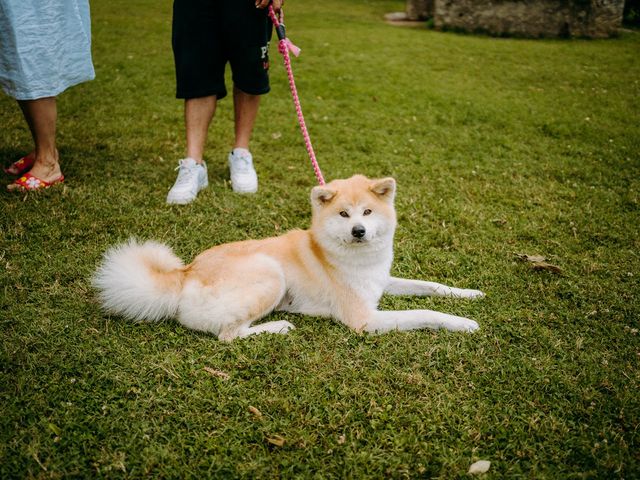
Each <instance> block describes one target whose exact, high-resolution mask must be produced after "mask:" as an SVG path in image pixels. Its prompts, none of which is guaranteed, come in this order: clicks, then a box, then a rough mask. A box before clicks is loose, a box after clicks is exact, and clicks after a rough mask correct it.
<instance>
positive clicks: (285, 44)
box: [269, 5, 325, 185]
mask: <svg viewBox="0 0 640 480" xmlns="http://www.w3.org/2000/svg"><path fill="white" fill-rule="evenodd" d="M269 18H270V19H271V21H272V22H273V25H274V26H275V28H276V33H277V34H278V51H279V52H280V53H281V54H282V57H283V59H284V66H285V68H286V69H287V76H288V77H289V88H290V89H291V96H292V97H293V104H294V105H295V107H296V113H297V114H298V123H299V124H300V131H302V136H303V138H304V144H305V146H306V147H307V153H308V154H309V158H310V159H311V165H313V171H314V172H315V174H316V178H317V179H318V183H319V184H320V185H324V184H325V183H324V177H323V176H322V172H321V171H320V165H318V161H317V160H316V154H315V152H314V151H313V146H312V145H311V138H310V137H309V132H308V131H307V125H306V123H305V121H304V115H302V107H301V106H300V98H298V90H297V89H296V83H295V81H294V79H293V70H292V68H291V57H290V56H289V51H291V53H293V54H294V55H295V56H296V57H297V56H298V55H300V49H299V48H298V47H296V46H295V45H294V44H293V43H291V40H289V39H288V38H287V35H286V33H285V29H284V23H283V21H284V14H283V13H282V9H280V17H279V18H278V16H276V12H275V11H274V10H273V6H272V5H269Z"/></svg>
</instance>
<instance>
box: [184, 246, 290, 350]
mask: <svg viewBox="0 0 640 480" xmlns="http://www.w3.org/2000/svg"><path fill="white" fill-rule="evenodd" d="M214 270H215V271H213V272H212V273H211V278H210V279H208V280H207V279H204V278H203V279H201V280H200V282H198V283H196V284H195V285H194V286H190V285H187V286H185V289H184V290H183V299H182V302H181V306H180V311H179V315H178V319H179V320H180V323H182V324H183V325H185V326H187V327H189V328H193V329H195V330H202V331H207V332H211V333H214V334H216V335H217V336H218V338H219V339H220V340H222V341H231V340H233V339H234V338H239V337H246V336H249V335H255V334H259V333H287V332H288V331H289V330H291V329H293V328H294V326H293V325H292V324H291V323H289V322H286V321H276V322H266V323H263V324H260V325H256V326H253V327H252V326H251V324H252V323H253V322H255V321H257V320H260V319H261V318H263V317H265V316H266V315H268V314H269V313H270V312H271V311H273V310H274V309H275V307H276V306H277V305H278V304H279V303H280V301H281V300H282V297H283V296H284V294H285V289H286V284H285V280H284V274H283V272H282V269H281V267H280V265H279V264H278V263H277V262H276V261H275V260H273V259H272V258H270V257H268V256H266V255H262V254H256V255H251V256H249V257H244V258H234V259H232V260H229V261H228V262H225V263H224V264H222V263H217V264H216V265H215V269H214Z"/></svg>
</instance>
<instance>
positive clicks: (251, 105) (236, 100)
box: [233, 86, 260, 150]
mask: <svg viewBox="0 0 640 480" xmlns="http://www.w3.org/2000/svg"><path fill="white" fill-rule="evenodd" d="M259 106H260V95H250V94H248V93H244V92H243V91H242V90H240V89H238V88H237V87H235V86H234V87H233V108H234V112H235V134H236V143H235V145H234V148H246V149H247V150H248V149H249V140H250V139H251V132H253V125H254V124H255V122H256V117H257V116H258V107H259Z"/></svg>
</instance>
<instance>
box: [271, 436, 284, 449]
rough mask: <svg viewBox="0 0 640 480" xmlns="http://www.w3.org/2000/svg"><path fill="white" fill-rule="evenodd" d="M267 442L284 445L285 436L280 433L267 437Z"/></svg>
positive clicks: (277, 445) (279, 445)
mask: <svg viewBox="0 0 640 480" xmlns="http://www.w3.org/2000/svg"><path fill="white" fill-rule="evenodd" d="M267 442H269V443H270V444H271V445H275V446H276V447H282V446H284V438H282V437H281V436H280V435H274V436H273V437H267Z"/></svg>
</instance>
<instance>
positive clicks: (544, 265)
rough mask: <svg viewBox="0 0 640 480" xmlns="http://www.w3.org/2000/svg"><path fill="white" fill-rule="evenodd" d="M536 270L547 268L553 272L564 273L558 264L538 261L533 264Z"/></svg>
mask: <svg viewBox="0 0 640 480" xmlns="http://www.w3.org/2000/svg"><path fill="white" fill-rule="evenodd" d="M531 266H532V267H533V269H534V270H546V271H548V272H551V273H562V269H561V268H560V267H558V266H557V265H552V264H550V263H547V262H538V263H534V264H533V265H531Z"/></svg>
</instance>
